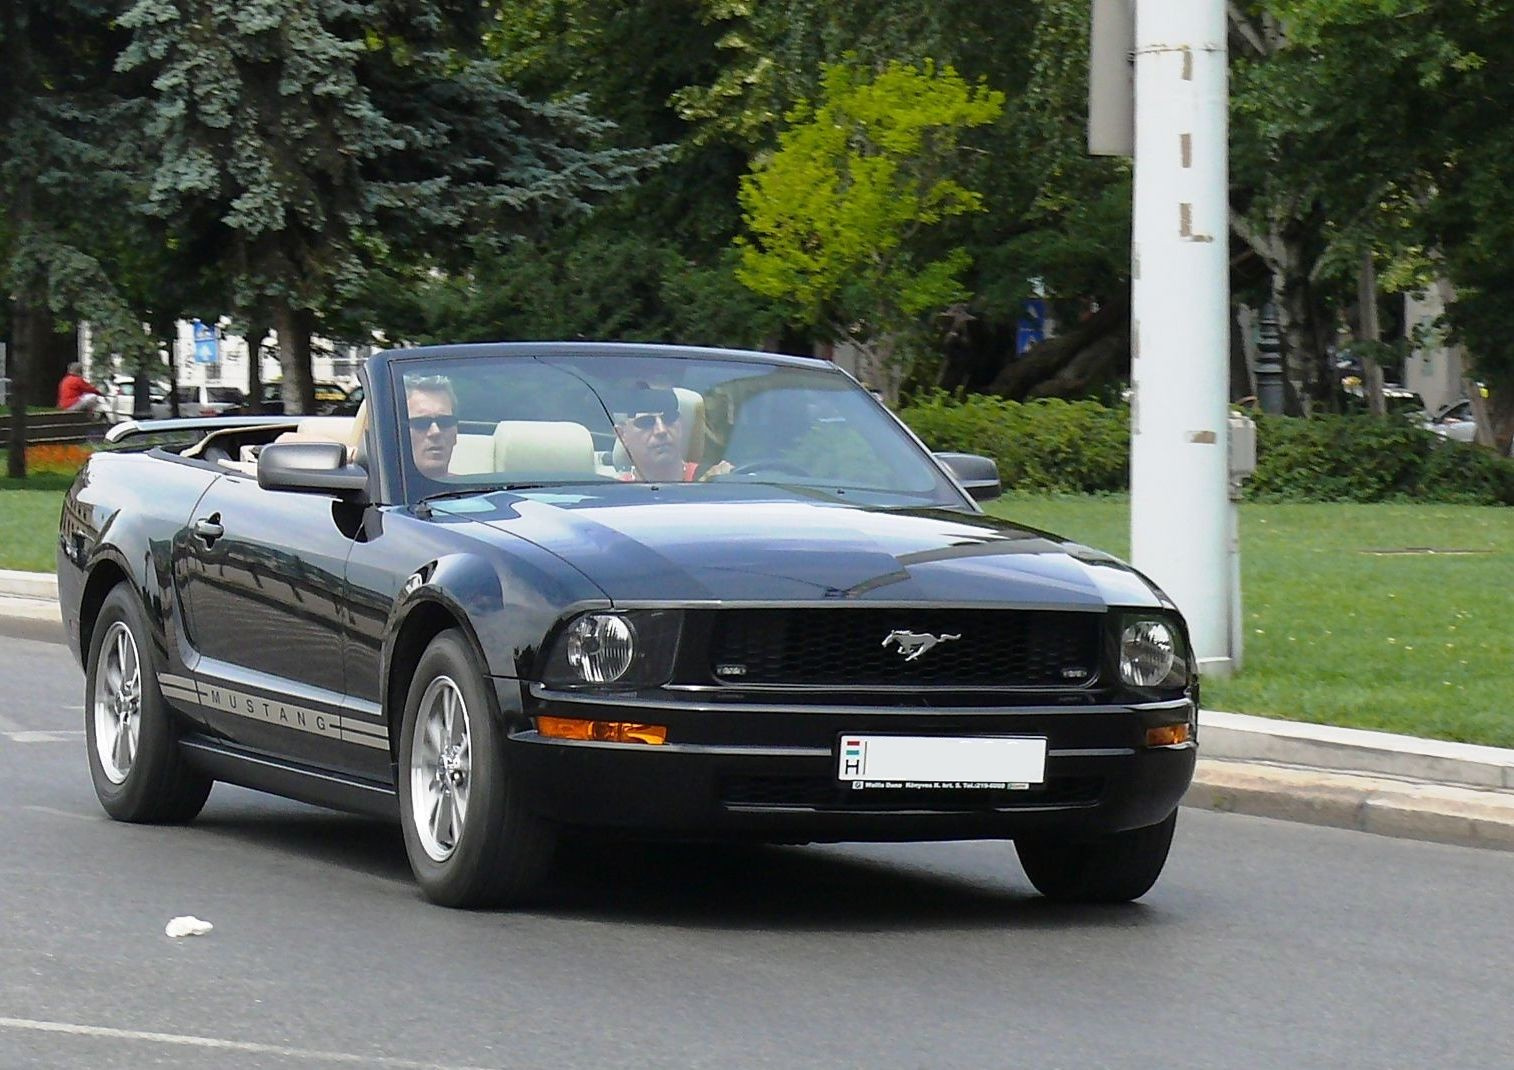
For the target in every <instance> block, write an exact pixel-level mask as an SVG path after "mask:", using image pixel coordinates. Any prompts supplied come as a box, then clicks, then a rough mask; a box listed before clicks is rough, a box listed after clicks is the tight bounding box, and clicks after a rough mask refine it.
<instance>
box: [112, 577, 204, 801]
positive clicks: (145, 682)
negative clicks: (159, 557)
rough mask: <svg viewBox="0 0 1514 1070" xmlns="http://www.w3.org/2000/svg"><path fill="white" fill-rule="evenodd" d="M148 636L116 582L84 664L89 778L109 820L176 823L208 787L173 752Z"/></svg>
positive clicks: (175, 746)
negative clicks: (85, 666)
mask: <svg viewBox="0 0 1514 1070" xmlns="http://www.w3.org/2000/svg"><path fill="white" fill-rule="evenodd" d="M148 635H149V632H148V629H147V623H146V619H145V616H144V614H143V612H142V608H141V606H140V605H139V604H138V602H137V597H136V595H135V594H134V593H133V592H132V590H131V588H130V587H129V586H127V585H126V584H124V583H120V584H117V585H116V586H115V587H114V588H113V589H112V590H111V592H110V594H108V595H106V596H105V604H104V605H102V606H101V607H100V615H99V616H98V617H97V618H96V619H95V626H94V631H93V633H92V634H91V637H90V644H89V659H88V661H87V662H86V665H87V666H88V671H87V672H86V673H85V677H84V738H85V740H86V742H87V744H88V750H89V775H90V779H91V780H93V781H94V785H95V795H96V796H97V797H98V798H99V800H100V805H101V806H102V807H104V809H105V812H106V813H107V814H109V815H110V816H111V817H113V818H115V819H116V820H117V821H130V822H133V823H139V824H180V823H183V822H186V821H191V820H193V819H194V817H195V815H196V814H198V813H199V812H200V809H201V807H203V806H204V805H205V799H206V796H208V795H209V794H210V788H211V785H212V784H213V783H214V782H213V781H212V780H211V779H210V778H209V777H207V776H205V775H204V774H203V773H200V772H198V771H196V770H195V769H192V768H191V767H190V766H189V764H188V763H187V762H186V761H185V760H184V756H183V754H182V753H181V752H180V751H179V726H178V723H177V722H176V721H175V720H174V716H173V714H172V713H171V712H170V711H169V709H168V706H167V704H166V703H165V702H164V701H163V693H162V692H161V691H160V690H158V676H157V673H156V672H155V671H154V670H153V665H152V657H151V653H150V652H151V650H152V647H151V645H150V642H151V641H150V640H149V638H148Z"/></svg>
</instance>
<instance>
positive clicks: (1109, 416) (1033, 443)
mask: <svg viewBox="0 0 1514 1070" xmlns="http://www.w3.org/2000/svg"><path fill="white" fill-rule="evenodd" d="M899 415H900V416H901V417H902V418H903V419H904V422H905V423H907V424H909V426H910V427H911V428H912V429H913V430H914V432H915V434H917V435H919V436H920V438H921V440H922V441H924V443H925V444H926V445H927V446H929V447H930V448H931V449H933V450H952V451H958V452H962V453H981V454H983V455H984V456H986V457H992V458H993V459H994V460H995V461H997V462H998V463H999V478H1000V479H1002V480H1003V481H1004V485H1005V486H1006V487H1013V488H1014V489H1016V490H1044V491H1069V492H1074V493H1085V494H1091V493H1104V492H1112V491H1123V490H1125V489H1127V488H1128V486H1129V484H1130V412H1129V410H1128V409H1123V408H1120V409H1111V408H1107V407H1105V406H1103V405H1100V404H1099V403H1098V402H1097V401H1062V400H1060V399H1058V398H1038V399H1036V400H1034V401H1028V402H1025V403H1024V404H1021V403H1020V402H1016V401H1009V400H1007V399H1005V398H1001V397H996V396H993V395H989V394H970V395H968V396H967V397H965V398H961V399H958V398H956V397H953V396H952V395H950V394H947V393H945V392H942V391H936V392H935V393H933V394H929V395H924V396H917V397H916V398H915V399H914V400H913V401H912V402H911V403H910V405H909V406H908V407H907V408H905V409H903V410H901V411H900V413H899Z"/></svg>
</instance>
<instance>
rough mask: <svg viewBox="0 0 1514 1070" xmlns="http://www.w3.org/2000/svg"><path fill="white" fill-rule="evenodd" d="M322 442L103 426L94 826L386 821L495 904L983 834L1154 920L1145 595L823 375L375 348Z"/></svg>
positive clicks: (472, 896)
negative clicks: (586, 874)
mask: <svg viewBox="0 0 1514 1070" xmlns="http://www.w3.org/2000/svg"><path fill="white" fill-rule="evenodd" d="M363 379H364V386H365V388H366V400H365V401H364V403H363V406H362V408H361V409H360V410H359V411H358V413H357V415H356V416H352V417H305V418H301V417H283V416H277V417H262V418H259V417H239V418H238V417H219V418H215V419H207V420H193V421H161V422H158V423H154V424H143V425H129V424H128V425H122V426H121V427H118V428H116V429H115V430H114V431H113V432H112V438H113V439H115V440H116V441H117V443H118V445H119V447H120V448H118V449H116V450H111V451H105V452H101V453H97V454H96V455H95V456H94V457H93V458H92V459H91V461H90V462H89V464H88V465H86V466H85V468H84V470H83V471H82V472H81V473H80V474H79V478H78V480H77V481H76V482H75V483H74V486H73V488H72V490H71V491H70V492H69V495H68V498H67V502H66V504H65V506H64V510H63V516H62V521H61V531H60V540H59V560H58V586H59V593H60V595H61V599H62V604H63V612H64V621H65V625H66V628H67V632H68V636H69V640H70V643H71V644H72V647H73V649H74V652H75V654H76V656H78V657H79V659H80V660H81V662H82V663H83V665H84V668H85V675H86V685H85V728H86V735H87V740H88V755H89V767H90V772H91V775H92V777H93V780H94V785H95V789H96V791H97V793H98V795H99V798H100V802H101V804H102V805H103V806H104V808H105V810H106V811H107V812H108V813H109V814H110V815H111V816H112V817H115V818H118V819H120V820H123V821H152V822H164V821H188V820H190V819H191V818H193V817H194V816H195V814H196V813H198V812H199V810H200V808H201V807H202V806H203V805H204V802H205V798H206V795H207V794H208V793H209V791H210V788H211V784H212V783H213V782H214V781H216V780H224V781H227V782H229V783H235V784H243V785H247V786H250V787H255V788H261V789H264V790H267V791H271V792H276V793H278V794H282V795H288V796H291V797H294V798H298V799H304V800H306V801H309V802H314V803H319V804H323V805H327V806H333V807H339V808H344V809H350V810H357V811H362V812H368V813H375V814H383V815H388V816H390V817H394V816H397V817H398V818H399V820H400V822H401V825H402V826H403V829H404V838H405V846H406V849H407V852H408V854H409V858H410V862H411V865H412V867H413V868H414V871H415V875H416V878H417V880H418V881H419V883H420V886H421V888H422V889H423V890H424V891H425V894H426V895H427V896H429V897H430V898H431V899H433V900H435V901H437V902H439V903H445V904H451V905H457V906H463V905H481V904H500V903H509V902H519V901H521V900H522V898H523V897H525V896H527V895H528V894H529V892H530V890H531V888H532V886H533V883H534V882H535V881H536V880H537V879H538V878H540V877H541V876H542V874H543V873H544V871H545V870H546V869H547V867H548V866H549V864H550V862H551V858H552V852H553V847H554V845H555V843H556V842H557V840H558V838H559V837H560V836H563V835H571V834H573V833H574V832H575V831H582V830H588V829H597V830H619V831H621V832H623V833H625V834H630V835H638V836H659V837H669V836H671V837H679V838H687V839H699V838H727V839H729V838H742V839H753V840H758V841H768V842H775V843H808V842H816V841H841V840H950V839H1010V840H1013V841H1014V842H1015V846H1016V848H1017V850H1018V853H1019V856H1020V860H1021V862H1022V864H1023V866H1024V868H1025V871H1026V873H1027V874H1028V875H1029V877H1030V880H1031V882H1032V883H1033V884H1034V885H1035V886H1036V888H1037V889H1039V890H1040V891H1041V892H1042V893H1043V894H1045V895H1048V896H1052V897H1055V898H1060V899H1068V900H1084V901H1111V900H1126V899H1132V898H1135V897H1137V896H1140V895H1142V894H1144V893H1145V892H1146V891H1147V889H1149V888H1150V887H1151V885H1152V883H1153V882H1154V881H1155V880H1156V879H1157V876H1158V874H1159V873H1160V872H1161V869H1162V866H1163V864H1164V862H1165V861H1166V858H1167V853H1168V847H1169V845H1170V843H1171V840H1172V832H1173V826H1174V823H1175V820H1176V808H1177V805H1178V800H1179V799H1180V798H1181V796H1182V794H1183V791H1184V789H1185V788H1186V787H1187V786H1188V782H1189V780H1190V778H1191V777H1192V774H1193V765H1194V756H1195V746H1196V739H1195V731H1196V711H1197V700H1198V697H1197V675H1196V672H1195V667H1194V659H1193V658H1192V656H1191V655H1190V653H1189V650H1188V644H1187V636H1186V632H1185V628H1184V625H1183V621H1182V619H1181V618H1180V617H1179V615H1178V613H1177V612H1176V610H1175V609H1174V607H1173V605H1172V603H1171V602H1170V601H1169V600H1168V599H1167V598H1166V597H1165V596H1164V595H1163V594H1162V593H1161V592H1160V591H1159V590H1157V589H1156V588H1155V587H1153V586H1152V585H1151V584H1150V583H1149V582H1148V581H1147V580H1145V579H1144V578H1143V577H1142V576H1141V575H1139V574H1138V573H1136V572H1135V571H1133V570H1132V569H1130V568H1129V567H1128V566H1126V565H1124V564H1122V563H1120V562H1119V561H1117V560H1115V559H1113V558H1111V557H1109V556H1108V555H1106V554H1102V553H1099V552H1096V551H1094V550H1091V549H1089V548H1087V547H1085V546H1080V545H1077V544H1075V543H1070V542H1067V541H1064V540H1061V539H1058V538H1056V537H1054V536H1051V535H1048V534H1046V533H1044V532H1040V531H1034V530H1030V529H1027V528H1024V527H1019V526H1016V525H1014V524H1010V523H1006V522H1003V521H999V520H995V519H991V518H989V517H987V516H985V515H984V514H983V513H982V511H981V510H980V509H979V507H978V505H977V504H976V501H977V500H978V499H982V498H986V497H992V496H993V495H994V494H996V493H998V489H999V487H998V475H997V473H996V471H995V470H994V468H993V465H992V463H991V462H989V461H986V460H985V459H983V458H979V457H972V456H969V455H935V456H933V455H932V454H930V453H928V452H927V451H926V450H925V449H924V448H922V446H921V445H920V443H919V442H918V441H917V440H916V439H915V438H914V437H913V436H912V435H911V434H910V432H909V431H908V430H907V429H906V428H905V427H904V426H903V425H902V424H901V423H900V422H899V421H898V420H896V419H895V418H894V417H893V416H892V415H891V414H890V413H889V412H888V411H887V410H886V409H885V408H884V407H882V406H881V405H880V404H879V403H878V402H877V401H876V400H875V399H874V398H873V397H872V396H871V395H870V394H869V393H868V392H867V391H866V390H864V389H862V388H861V387H860V386H858V385H857V383H856V382H855V381H854V380H852V379H851V378H850V377H848V376H847V375H846V374H844V373H843V372H841V371H839V370H837V369H836V368H835V367H833V366H831V365H829V364H827V363H825V362H823V361H815V360H806V359H801V358H792V357H778V356H772V355H768V354H754V353H740V352H729V351H720V350H693V349H677V348H671V347H661V346H634V345H600V344H588V343H585V344H526V343H518V344H517V343H512V344H499V345H476V346H449V347H438V348H429V349H413V350H400V351H393V352H389V353H383V354H379V355H378V356H375V357H373V358H372V359H370V360H369V361H368V362H367V364H366V367H365V368H364V373H363Z"/></svg>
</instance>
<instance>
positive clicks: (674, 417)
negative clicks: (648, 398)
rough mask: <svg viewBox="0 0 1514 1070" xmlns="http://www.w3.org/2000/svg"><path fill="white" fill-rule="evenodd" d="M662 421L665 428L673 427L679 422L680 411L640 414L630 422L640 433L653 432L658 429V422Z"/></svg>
mask: <svg viewBox="0 0 1514 1070" xmlns="http://www.w3.org/2000/svg"><path fill="white" fill-rule="evenodd" d="M658 420H661V421H662V425H663V426H664V427H672V426H673V425H674V424H676V423H677V422H678V410H677V409H673V410H671V411H669V412H638V413H637V414H636V415H635V416H633V417H631V419H630V420H629V421H628V422H629V423H630V424H631V426H632V427H634V428H636V429H637V430H638V431H652V430H655V429H656V427H657V421H658Z"/></svg>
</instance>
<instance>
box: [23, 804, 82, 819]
mask: <svg viewBox="0 0 1514 1070" xmlns="http://www.w3.org/2000/svg"><path fill="white" fill-rule="evenodd" d="M21 809H23V810H30V811H32V812H33V813H37V814H51V815H52V816H53V817H71V818H73V819H74V820H75V821H98V820H100V815H99V814H76V813H74V812H73V811H72V810H54V809H53V808H52V807H51V806H23V807H22V808H21Z"/></svg>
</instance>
